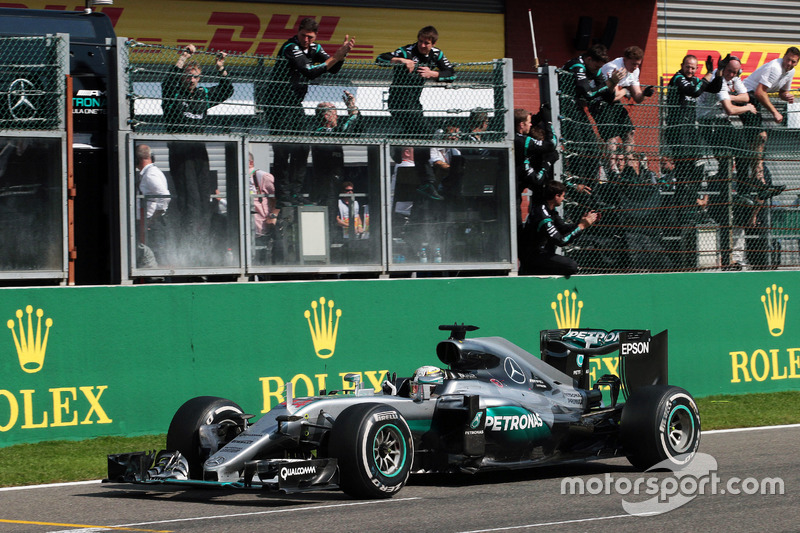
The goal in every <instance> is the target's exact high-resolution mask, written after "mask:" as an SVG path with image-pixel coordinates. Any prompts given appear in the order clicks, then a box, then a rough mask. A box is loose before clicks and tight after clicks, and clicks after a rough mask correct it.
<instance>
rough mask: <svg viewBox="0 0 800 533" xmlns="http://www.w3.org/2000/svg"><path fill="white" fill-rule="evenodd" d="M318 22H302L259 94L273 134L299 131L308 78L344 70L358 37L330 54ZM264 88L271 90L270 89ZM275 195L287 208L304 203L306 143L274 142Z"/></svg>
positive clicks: (259, 99) (305, 20)
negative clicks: (319, 36) (319, 37)
mask: <svg viewBox="0 0 800 533" xmlns="http://www.w3.org/2000/svg"><path fill="white" fill-rule="evenodd" d="M318 30H319V23H317V21H316V20H314V19H313V18H311V17H306V18H304V19H303V20H301V21H300V26H299V27H298V31H297V35H295V36H294V37H292V38H291V39H289V40H288V41H286V42H285V43H283V45H282V46H281V48H280V51H279V52H278V54H277V57H278V58H279V59H278V60H277V61H276V62H275V66H274V67H273V69H272V76H271V79H272V83H270V84H268V85H267V86H266V87H264V86H262V87H261V91H259V94H258V95H257V97H256V101H257V102H258V103H259V105H262V106H264V109H265V110H266V116H267V120H268V121H269V125H270V130H271V131H272V133H274V134H279V135H281V134H283V135H285V134H287V133H289V132H296V131H297V130H298V129H301V128H302V125H303V124H304V123H305V113H304V111H303V99H304V98H305V97H306V93H307V92H308V81H309V80H313V79H316V78H319V77H320V76H322V75H323V74H326V73H329V74H336V73H337V72H339V70H341V68H342V65H343V64H344V60H345V58H346V57H347V54H348V53H350V50H352V48H353V46H354V45H355V39H351V38H350V36H349V35H345V38H344V42H343V43H342V45H341V46H340V47H339V48H338V49H337V50H336V52H334V54H333V55H332V56H331V55H328V53H327V52H325V50H323V49H322V46H321V45H319V44H317V43H315V42H314V41H315V40H316V38H317V31H318ZM264 89H269V92H267V91H265V90H264ZM272 146H273V149H274V153H275V155H274V161H273V165H272V173H273V175H274V176H275V196H276V198H277V201H278V205H279V206H281V207H288V206H291V205H299V204H301V203H302V202H301V200H300V193H301V190H302V187H303V181H304V180H305V175H306V166H307V165H308V151H309V147H308V145H305V144H295V145H290V144H279V143H276V144H273V145H272Z"/></svg>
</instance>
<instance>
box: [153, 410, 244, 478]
mask: <svg viewBox="0 0 800 533" xmlns="http://www.w3.org/2000/svg"><path fill="white" fill-rule="evenodd" d="M243 414H244V411H242V408H241V407H239V405H238V404H236V403H235V402H232V401H230V400H226V399H225V398H218V397H216V396H198V397H197V398H192V399H191V400H189V401H188V402H186V403H185V404H183V405H182V406H181V407H180V409H178V411H177V412H176V413H175V416H173V417H172V422H171V423H170V425H169V430H168V431H167V450H177V451H179V452H181V455H183V456H184V457H185V458H186V460H187V461H188V463H189V477H190V478H191V479H202V478H203V462H204V461H205V460H206V459H208V450H203V449H202V448H201V446H200V433H199V430H200V426H203V425H206V424H220V431H221V435H220V440H221V441H222V444H223V445H224V444H226V443H228V442H230V441H232V440H233V439H234V438H235V437H236V435H238V434H239V433H241V432H242V430H243V429H244V418H243V417H242V415H243Z"/></svg>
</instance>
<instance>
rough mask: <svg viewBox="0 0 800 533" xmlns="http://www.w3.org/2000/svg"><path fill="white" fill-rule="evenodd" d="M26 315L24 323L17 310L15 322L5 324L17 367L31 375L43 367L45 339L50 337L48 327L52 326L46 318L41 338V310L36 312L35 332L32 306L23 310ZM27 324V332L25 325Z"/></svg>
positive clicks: (51, 320) (42, 312) (45, 349)
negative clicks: (17, 359)
mask: <svg viewBox="0 0 800 533" xmlns="http://www.w3.org/2000/svg"><path fill="white" fill-rule="evenodd" d="M25 312H26V313H27V314H28V319H27V320H26V321H23V320H22V317H23V314H22V309H17V322H14V320H9V321H8V322H7V325H8V329H10V330H11V336H12V337H14V346H15V347H16V348H17V357H18V358H19V366H20V368H22V370H23V371H24V372H27V373H28V374H33V373H36V372H38V371H39V370H41V369H42V365H44V355H45V352H46V351H47V338H48V336H49V335H50V327H51V326H52V325H53V319H52V318H47V319H45V321H44V325H45V328H47V329H45V330H44V338H42V317H43V316H44V311H42V310H41V309H37V310H36V331H34V328H33V306H31V305H29V306H27V307H26V308H25ZM26 322H27V326H28V328H27V330H26V329H25V323H26ZM17 324H19V336H17V331H16V329H15V328H16V326H17Z"/></svg>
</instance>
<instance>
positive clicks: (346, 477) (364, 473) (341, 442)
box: [329, 403, 414, 498]
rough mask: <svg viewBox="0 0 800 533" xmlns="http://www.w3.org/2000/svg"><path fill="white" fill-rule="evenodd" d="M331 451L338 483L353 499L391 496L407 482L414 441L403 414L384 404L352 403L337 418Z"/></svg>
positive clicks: (412, 458)
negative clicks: (335, 461)
mask: <svg viewBox="0 0 800 533" xmlns="http://www.w3.org/2000/svg"><path fill="white" fill-rule="evenodd" d="M329 451H330V455H331V456H332V457H335V458H336V459H337V461H338V464H339V486H340V487H341V488H342V490H343V491H344V492H345V493H347V494H349V495H350V496H352V497H354V498H389V497H391V496H392V495H394V494H395V493H396V492H397V491H399V490H400V489H401V488H403V486H404V485H405V484H406V481H407V480H408V475H409V473H410V471H411V465H412V463H413V462H414V442H413V439H412V437H411V430H410V429H409V428H408V424H407V423H406V421H405V419H404V418H403V416H402V415H401V414H400V413H399V412H398V411H397V410H396V409H394V408H392V407H389V406H385V405H381V404H374V403H372V404H362V405H353V406H351V407H348V408H347V409H345V410H344V411H343V412H342V414H340V415H339V416H338V417H337V418H336V423H335V424H334V425H333V428H332V430H331V433H330V441H329Z"/></svg>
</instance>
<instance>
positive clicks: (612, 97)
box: [561, 44, 625, 193]
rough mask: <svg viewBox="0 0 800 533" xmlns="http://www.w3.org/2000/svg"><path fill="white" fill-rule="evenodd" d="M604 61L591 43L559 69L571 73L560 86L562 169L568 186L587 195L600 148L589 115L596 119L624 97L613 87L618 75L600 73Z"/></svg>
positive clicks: (602, 49) (595, 173) (603, 51)
mask: <svg viewBox="0 0 800 533" xmlns="http://www.w3.org/2000/svg"><path fill="white" fill-rule="evenodd" d="M607 62H608V55H607V51H606V47H605V46H603V45H602V44H595V45H593V46H592V47H591V48H589V49H588V50H586V52H584V53H583V54H582V55H581V56H580V57H576V58H575V59H572V60H570V61H568V62H567V64H566V65H564V66H563V67H562V70H565V71H567V72H568V73H570V74H572V77H571V78H565V80H564V82H563V83H562V88H563V94H562V96H561V112H562V115H563V119H562V121H561V135H562V137H563V138H564V145H565V147H566V148H567V152H568V153H569V154H570V155H571V157H569V158H567V160H566V161H565V162H564V170H565V171H566V172H567V174H568V175H569V176H570V178H571V180H572V181H571V183H573V184H575V185H577V188H578V189H580V190H581V191H584V192H587V193H588V192H591V187H592V186H594V183H595V180H596V179H597V177H598V172H599V168H600V155H601V152H602V145H603V141H602V140H601V139H600V138H599V136H598V135H597V134H596V133H595V132H594V128H593V126H592V123H591V122H590V121H589V115H591V116H592V117H593V118H597V116H598V115H599V114H600V111H601V110H602V109H603V107H604V106H606V105H610V104H612V103H614V102H615V101H617V100H621V99H622V97H623V96H625V90H624V89H621V88H617V82H619V80H620V79H621V76H620V74H619V73H615V74H613V75H612V77H611V78H610V79H609V80H608V81H606V80H605V79H604V78H603V75H602V74H601V73H600V68H601V67H602V66H603V65H604V64H606V63H607ZM587 111H588V113H589V114H588V115H587Z"/></svg>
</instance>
